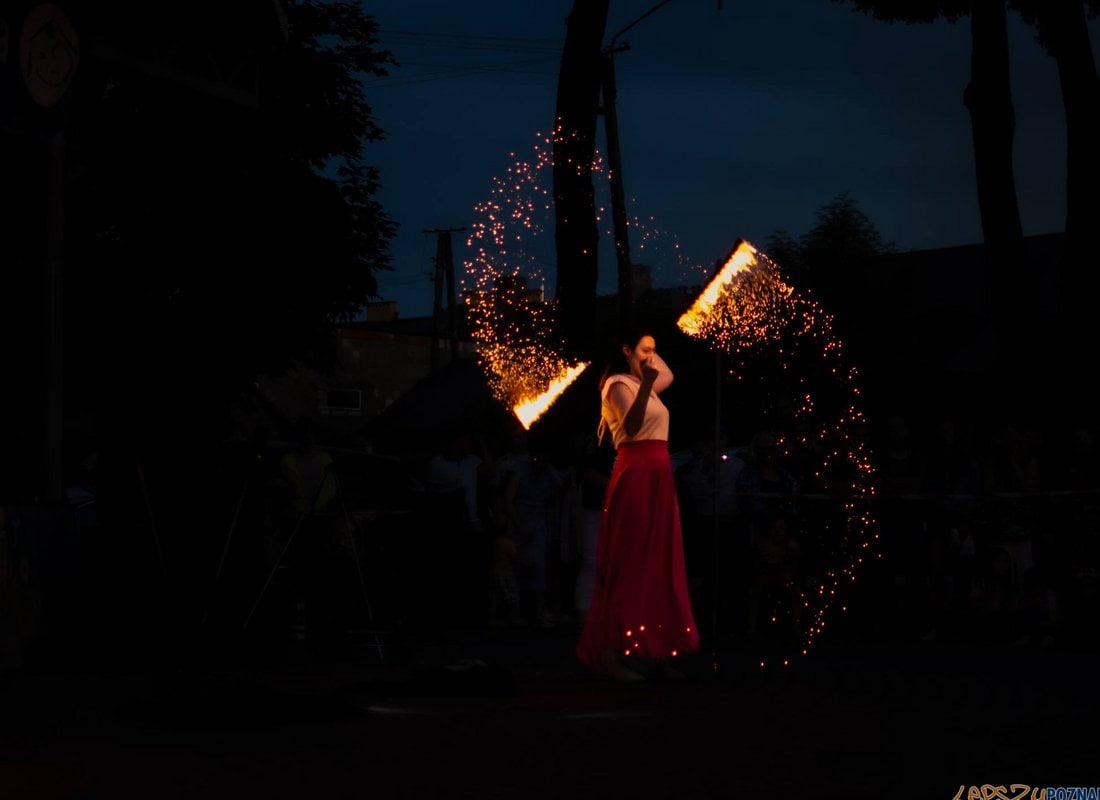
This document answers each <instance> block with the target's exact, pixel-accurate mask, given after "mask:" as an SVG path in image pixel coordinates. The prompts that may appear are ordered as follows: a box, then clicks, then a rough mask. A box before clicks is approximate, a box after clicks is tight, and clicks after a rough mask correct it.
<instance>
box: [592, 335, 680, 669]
mask: <svg viewBox="0 0 1100 800" xmlns="http://www.w3.org/2000/svg"><path fill="white" fill-rule="evenodd" d="M656 346H657V345H656V342H655V341H654V339H653V337H652V336H650V335H649V334H644V333H640V332H639V333H631V334H627V335H624V336H620V337H619V343H618V345H617V346H616V348H615V350H614V351H613V353H612V356H611V358H610V359H608V363H607V367H606V369H605V370H604V372H603V375H602V376H601V377H600V395H601V397H602V399H603V408H602V418H601V420H600V428H599V435H600V437H601V439H602V437H603V434H604V432H605V431H610V432H611V438H612V442H613V443H614V445H615V450H616V455H615V466H614V469H613V470H612V473H611V480H610V483H609V484H608V486H607V494H606V495H605V498H604V506H603V513H602V516H601V518H600V532H599V540H598V544H597V548H596V569H597V575H596V586H595V591H594V593H593V596H592V606H591V608H590V609H589V612H588V614H587V616H586V617H585V622H584V630H583V631H582V633H581V637H580V641H579V642H578V643H577V657H578V658H579V659H580V660H581V661H582V662H583V663H584V664H587V665H588V666H590V667H593V668H594V669H596V670H598V671H600V672H602V673H603V674H605V675H608V676H610V677H612V678H615V679H617V680H624V681H637V680H642V675H641V674H639V673H638V672H636V671H635V670H633V669H630V668H629V667H628V666H627V665H626V664H625V663H624V662H623V660H622V658H623V657H624V656H626V655H632V656H639V657H642V658H646V659H649V660H650V663H651V664H652V672H651V674H652V675H654V676H657V677H664V678H678V677H682V675H681V673H679V672H678V671H677V670H675V669H674V668H673V667H672V666H671V663H670V659H671V658H673V657H675V656H677V655H679V654H683V653H688V652H692V651H694V650H698V649H699V631H698V629H697V628H696V627H695V619H694V617H693V616H692V613H691V601H690V598H689V597H688V588H687V574H686V572H685V570H684V548H683V539H682V534H681V532H680V508H679V504H678V502H677V499H676V482H675V479H674V477H673V474H672V464H671V462H670V460H669V455H668V409H667V408H666V407H665V405H664V403H662V402H661V400H660V398H659V397H658V396H657V395H658V394H659V393H660V392H661V391H662V390H664V389H666V388H668V385H669V384H670V383H672V377H673V376H672V371H671V370H670V369H669V368H668V365H666V364H665V362H664V361H663V360H662V359H661V357H660V356H659V355H657V351H656Z"/></svg>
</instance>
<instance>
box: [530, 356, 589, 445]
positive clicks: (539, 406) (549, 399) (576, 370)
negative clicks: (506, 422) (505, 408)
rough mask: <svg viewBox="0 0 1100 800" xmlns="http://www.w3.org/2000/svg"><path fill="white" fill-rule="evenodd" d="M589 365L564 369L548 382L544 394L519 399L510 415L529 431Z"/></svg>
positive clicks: (585, 363)
mask: <svg viewBox="0 0 1100 800" xmlns="http://www.w3.org/2000/svg"><path fill="white" fill-rule="evenodd" d="M590 363H591V362H588V361H582V362H580V363H578V364H574V365H573V366H571V367H568V366H567V367H564V368H563V369H562V371H561V372H560V373H558V375H557V377H555V378H553V379H552V380H551V381H550V385H549V386H548V387H546V390H545V391H544V392H542V393H540V394H538V395H536V396H534V397H529V398H526V399H521V400H520V401H519V402H518V403H516V405H514V406H513V407H512V413H513V414H515V415H516V418H517V419H518V420H519V421H520V424H521V425H523V427H524V429H526V430H530V429H531V425H532V424H533V423H534V422H535V420H537V419H538V418H539V417H541V416H542V415H543V414H545V413H546V412H547V411H548V410H549V409H550V406H552V405H554V402H555V401H556V400H557V399H558V398H559V397H561V395H562V393H564V392H565V390H566V389H568V388H569V387H570V385H572V383H573V382H574V381H575V380H577V378H579V377H580V376H581V373H582V372H584V371H585V369H587V368H588V365H589V364H590Z"/></svg>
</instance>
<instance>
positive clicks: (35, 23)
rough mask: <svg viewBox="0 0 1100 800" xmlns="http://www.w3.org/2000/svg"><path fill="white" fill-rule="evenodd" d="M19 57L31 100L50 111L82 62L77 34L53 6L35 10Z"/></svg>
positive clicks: (26, 29) (30, 14) (24, 28)
mask: <svg viewBox="0 0 1100 800" xmlns="http://www.w3.org/2000/svg"><path fill="white" fill-rule="evenodd" d="M19 54H20V62H21V66H22V69H23V81H24V83H25V84H26V86H27V91H28V92H29V93H30V96H31V99H33V100H34V102H36V103H37V104H38V105H40V106H44V107H46V108H50V107H52V106H54V105H56V104H57V102H58V101H59V100H60V99H61V98H62V96H63V95H64V94H65V92H66V90H67V89H68V88H69V84H70V83H71V82H72V79H73V74H74V73H75V72H76V67H77V64H78V63H79V62H80V48H79V45H78V43H77V38H76V31H75V30H73V26H72V23H71V22H69V18H68V17H67V16H66V15H65V12H64V11H62V10H61V9H60V8H58V7H57V6H56V5H54V4H53V3H43V4H42V5H40V6H36V7H35V8H34V9H32V10H31V12H30V13H29V14H27V18H26V20H25V21H24V23H23V34H22V36H21V37H20V42H19Z"/></svg>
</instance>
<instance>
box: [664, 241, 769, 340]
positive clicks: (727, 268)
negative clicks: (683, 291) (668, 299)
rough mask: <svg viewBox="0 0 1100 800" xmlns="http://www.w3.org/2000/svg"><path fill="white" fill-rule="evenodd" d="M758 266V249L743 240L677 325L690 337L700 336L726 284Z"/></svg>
mask: <svg viewBox="0 0 1100 800" xmlns="http://www.w3.org/2000/svg"><path fill="white" fill-rule="evenodd" d="M754 266H756V248H755V247H753V246H752V245H751V244H749V243H748V242H746V241H744V240H741V242H740V244H738V245H737V247H736V248H735V249H734V251H733V252H732V253H730V257H729V258H727V259H726V263H725V264H724V265H723V266H722V269H720V270H718V274H717V275H715V276H714V277H713V278H711V281H710V283H708V284H707V288H705V289H704V290H703V291H702V293H701V294H700V295H699V296H698V297H697V298H696V299H695V302H694V303H692V305H691V308H689V309H688V310H687V311H685V312H684V313H683V314H682V315H681V316H680V319H679V320H677V321H676V325H677V326H678V327H679V328H680V330H682V331H683V332H684V333H686V334H687V335H688V336H698V335H699V334H700V333H701V332H702V330H703V326H704V323H705V320H706V318H707V316H708V315H709V314H710V312H711V310H712V309H713V308H714V304H715V303H716V302H718V298H719V297H720V296H721V294H722V290H723V289H724V288H725V286H726V284H727V283H729V282H730V281H731V280H733V278H734V276H735V275H737V274H739V273H741V272H748V271H749V270H750V269H752V268H753V267H754Z"/></svg>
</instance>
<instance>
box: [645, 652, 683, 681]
mask: <svg viewBox="0 0 1100 800" xmlns="http://www.w3.org/2000/svg"><path fill="white" fill-rule="evenodd" d="M650 676H651V677H653V678H657V679H658V680H662V681H682V680H683V679H684V678H686V677H687V676H686V675H684V673H682V672H680V670H678V669H676V667H674V666H672V664H671V663H669V660H668V659H667V658H658V659H657V660H656V661H654V662H653V670H652V671H651V672H650Z"/></svg>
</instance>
